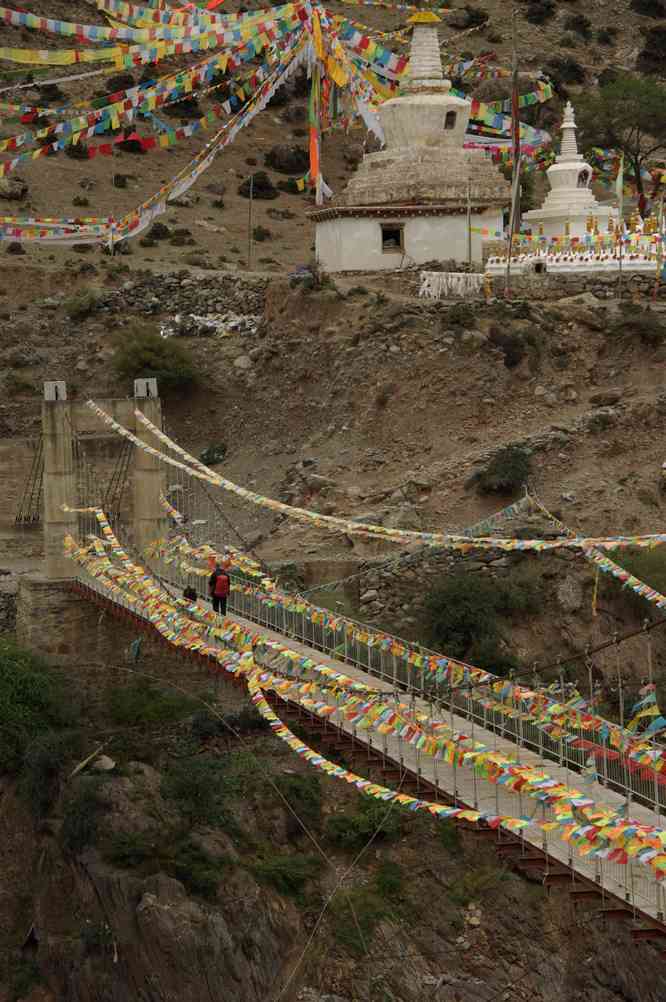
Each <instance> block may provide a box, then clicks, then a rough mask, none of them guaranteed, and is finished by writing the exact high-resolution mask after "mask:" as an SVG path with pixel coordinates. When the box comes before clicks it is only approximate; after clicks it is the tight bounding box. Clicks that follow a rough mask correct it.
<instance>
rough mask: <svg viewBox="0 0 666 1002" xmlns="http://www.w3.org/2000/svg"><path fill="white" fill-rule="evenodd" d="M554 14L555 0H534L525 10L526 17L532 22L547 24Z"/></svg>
mask: <svg viewBox="0 0 666 1002" xmlns="http://www.w3.org/2000/svg"><path fill="white" fill-rule="evenodd" d="M554 16H555V4H554V2H553V0H532V2H531V3H529V4H528V5H527V10H526V11H525V17H526V19H527V20H528V21H529V22H530V24H545V23H546V21H550V19H551V18H552V17H554Z"/></svg>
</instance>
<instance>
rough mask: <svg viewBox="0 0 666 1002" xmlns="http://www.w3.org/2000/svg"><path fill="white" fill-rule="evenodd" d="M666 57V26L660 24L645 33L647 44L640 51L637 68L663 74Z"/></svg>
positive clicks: (641, 70) (643, 71) (645, 71)
mask: <svg viewBox="0 0 666 1002" xmlns="http://www.w3.org/2000/svg"><path fill="white" fill-rule="evenodd" d="M665 59H666V28H665V27H662V26H661V25H659V26H658V27H657V26H655V27H654V28H651V29H650V31H648V32H646V34H645V44H644V45H643V48H642V49H641V51H640V52H639V53H638V59H637V60H636V69H637V70H638V71H639V73H654V74H656V75H658V76H663V72H664V60H665Z"/></svg>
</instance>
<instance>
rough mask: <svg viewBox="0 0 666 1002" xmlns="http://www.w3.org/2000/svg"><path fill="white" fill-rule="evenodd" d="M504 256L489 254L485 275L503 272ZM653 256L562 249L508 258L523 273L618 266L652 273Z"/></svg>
mask: <svg viewBox="0 0 666 1002" xmlns="http://www.w3.org/2000/svg"><path fill="white" fill-rule="evenodd" d="M506 267H507V262H506V257H490V258H488V263H487V265H486V271H487V273H488V274H489V275H504V274H505V272H506ZM655 267H656V262H655V255H649V254H623V255H622V259H620V255H619V254H612V253H603V254H573V253H567V252H566V251H560V252H556V251H553V252H548V251H536V252H535V253H533V254H517V255H513V256H512V257H511V272H512V274H514V275H520V274H523V275H526V274H535V275H538V274H562V273H567V274H572V273H573V272H575V273H576V274H585V273H590V272H602V273H609V274H610V273H612V272H617V273H619V272H620V269H622V270H625V271H633V272H646V273H649V274H651V275H654V273H655Z"/></svg>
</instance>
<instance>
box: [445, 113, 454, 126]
mask: <svg viewBox="0 0 666 1002" xmlns="http://www.w3.org/2000/svg"><path fill="white" fill-rule="evenodd" d="M455 127H456V113H455V111H447V113H446V118H445V119H444V128H445V129H455Z"/></svg>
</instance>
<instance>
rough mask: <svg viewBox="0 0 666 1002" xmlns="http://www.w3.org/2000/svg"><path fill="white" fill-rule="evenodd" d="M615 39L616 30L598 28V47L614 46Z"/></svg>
mask: <svg viewBox="0 0 666 1002" xmlns="http://www.w3.org/2000/svg"><path fill="white" fill-rule="evenodd" d="M616 39H617V28H600V29H599V31H598V32H597V42H598V44H599V45H615V41H616ZM600 85H601V82H600Z"/></svg>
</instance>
